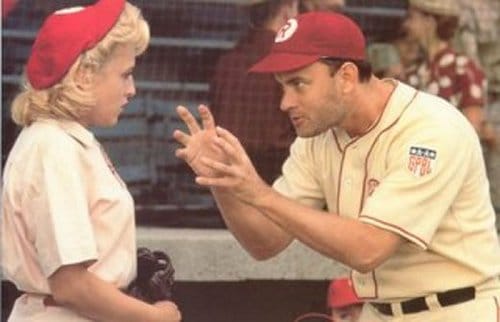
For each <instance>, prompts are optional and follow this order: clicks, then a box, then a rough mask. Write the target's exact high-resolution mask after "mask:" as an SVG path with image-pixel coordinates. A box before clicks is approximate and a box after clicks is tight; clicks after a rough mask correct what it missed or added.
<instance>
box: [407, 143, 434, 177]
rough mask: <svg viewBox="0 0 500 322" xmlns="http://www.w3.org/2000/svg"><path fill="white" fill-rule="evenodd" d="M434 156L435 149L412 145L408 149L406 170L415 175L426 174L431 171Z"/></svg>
mask: <svg viewBox="0 0 500 322" xmlns="http://www.w3.org/2000/svg"><path fill="white" fill-rule="evenodd" d="M436 158H437V152H436V150H433V149H430V148H424V147H419V146H412V147H410V150H409V158H408V170H410V172H411V173H413V175H414V176H417V177H422V176H425V175H428V174H430V173H432V170H433V167H434V163H435V162H436Z"/></svg>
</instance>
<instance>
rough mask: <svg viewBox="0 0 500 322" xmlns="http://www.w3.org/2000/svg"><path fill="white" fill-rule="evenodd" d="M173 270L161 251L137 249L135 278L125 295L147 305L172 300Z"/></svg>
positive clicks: (167, 257) (170, 262)
mask: <svg viewBox="0 0 500 322" xmlns="http://www.w3.org/2000/svg"><path fill="white" fill-rule="evenodd" d="M174 273H175V269H174V267H173V265H172V261H171V260H170V257H169V256H168V255H167V254H166V253H164V252H162V251H151V250H149V249H148V248H145V247H140V248H138V249H137V277H136V279H135V280H134V281H132V283H130V285H129V287H128V288H127V291H126V293H127V294H129V295H131V296H133V297H135V298H137V299H140V300H142V301H144V302H147V303H151V304H152V303H155V302H158V301H165V300H171V299H172V287H173V285H174Z"/></svg>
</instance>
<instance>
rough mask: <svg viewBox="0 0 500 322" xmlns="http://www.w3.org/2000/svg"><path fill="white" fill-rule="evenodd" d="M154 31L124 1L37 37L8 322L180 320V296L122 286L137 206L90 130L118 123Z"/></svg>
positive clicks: (23, 113) (15, 197)
mask: <svg viewBox="0 0 500 322" xmlns="http://www.w3.org/2000/svg"><path fill="white" fill-rule="evenodd" d="M89 26H91V28H89ZM149 38H150V34H149V27H148V24H147V22H146V21H145V20H144V18H143V17H142V15H141V13H140V11H139V9H138V8H136V7H134V6H132V5H130V4H129V3H126V2H125V1H123V0H100V1H98V2H97V3H95V4H94V5H91V6H88V7H74V8H67V9H63V10H59V11H57V12H55V13H53V14H52V15H50V16H49V17H48V18H47V19H46V20H45V22H44V24H43V25H42V27H41V29H40V30H39V32H38V35H37V37H36V40H35V43H34V45H33V48H32V50H31V54H30V57H29V60H28V63H27V82H26V83H25V84H24V88H23V90H22V92H21V93H20V94H19V95H18V96H17V97H16V98H15V100H14V102H13V104H12V118H13V119H14V121H15V122H16V123H17V124H18V125H20V126H22V127H23V129H22V131H21V133H20V134H19V136H18V138H17V140H16V142H15V144H14V147H13V148H12V150H11V152H10V154H9V157H8V159H7V161H6V165H5V170H4V177H3V190H2V216H1V220H2V225H1V238H2V266H3V274H4V277H6V278H8V279H9V280H11V281H12V282H13V283H15V285H16V286H17V288H18V289H19V290H20V291H22V292H24V294H23V295H21V296H20V297H19V298H18V299H17V300H16V302H15V304H14V308H13V310H12V313H11V315H10V318H9V321H12V322H15V321H51V322H52V321H54V322H57V321H61V322H63V321H64V322H68V321H120V322H126V321H130V322H137V321H158V322H160V321H162V322H177V321H180V313H179V311H178V308H177V306H176V305H175V304H174V303H173V302H169V301H162V302H157V303H155V304H154V305H150V304H146V303H145V302H141V301H139V300H137V299H134V298H132V297H130V296H128V295H126V294H125V293H124V292H122V290H121V289H125V288H126V287H127V285H128V284H129V283H130V282H131V281H132V280H133V279H134V277H135V274H136V269H137V264H136V239H135V222H134V220H135V218H134V202H133V200H132V197H131V195H130V193H129V192H128V190H127V187H126V186H125V184H124V182H123V181H122V180H121V178H120V177H119V175H118V174H117V172H116V171H115V169H114V167H113V165H112V163H111V161H110V160H109V159H108V158H107V156H106V154H105V152H104V150H103V149H102V147H101V146H100V144H99V143H98V142H97V141H96V139H95V137H94V135H93V134H92V133H91V132H90V131H89V130H88V127H90V126H100V127H109V126H113V125H115V124H116V123H117V121H118V117H119V115H120V113H121V111H122V109H123V108H124V107H125V105H126V104H127V103H128V101H129V100H130V99H131V98H132V97H133V96H134V95H135V85H134V79H133V76H132V73H133V70H134V67H135V60H136V56H137V55H139V54H141V53H143V52H144V51H145V50H146V47H147V45H148V43H149Z"/></svg>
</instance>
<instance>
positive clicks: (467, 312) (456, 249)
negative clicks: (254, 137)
mask: <svg viewBox="0 0 500 322" xmlns="http://www.w3.org/2000/svg"><path fill="white" fill-rule="evenodd" d="M251 71H252V72H263V73H273V74H274V75H275V78H276V80H277V81H278V82H279V83H280V84H281V86H282V89H283V97H282V100H281V110H282V111H283V112H285V113H287V114H288V116H289V118H290V120H291V121H292V123H293V125H294V127H295V131H296V133H297V135H298V138H297V139H296V140H295V142H294V143H293V144H292V147H291V149H290V156H289V158H288V159H287V160H286V161H285V163H284V165H283V168H282V175H281V177H279V178H278V179H277V180H276V181H275V182H274V184H273V186H272V187H270V186H268V185H266V184H265V183H264V182H263V180H262V179H261V178H260V177H259V175H258V174H257V173H256V171H255V170H254V167H253V166H252V164H251V162H250V161H249V159H248V157H247V155H246V153H245V151H244V149H243V148H242V146H241V144H240V143H239V141H238V139H237V138H236V137H234V136H233V135H232V134H231V133H230V132H228V131H227V130H225V129H223V128H220V127H216V126H215V121H214V119H213V118H212V116H211V114H210V112H209V110H208V108H206V107H205V106H200V108H199V112H200V114H201V118H202V123H203V127H200V126H199V124H198V123H197V122H196V121H195V118H194V117H193V115H191V114H190V113H189V112H188V110H187V109H186V108H185V107H179V108H178V112H179V115H180V116H181V117H182V119H183V120H184V121H185V122H186V124H187V126H188V129H189V132H190V133H184V132H181V131H175V132H174V137H175V138H176V139H177V140H178V141H179V142H180V143H181V144H182V145H183V147H182V148H180V149H179V150H178V151H177V152H176V154H177V156H178V157H180V158H182V159H184V160H185V161H186V162H187V163H188V164H189V165H190V166H191V167H192V169H193V170H194V171H195V173H196V174H197V177H196V181H197V183H198V184H200V185H203V186H208V187H210V188H211V191H212V193H213V195H214V196H215V198H216V201H217V204H218V206H219V208H220V210H221V213H222V216H223V218H224V220H225V222H226V224H227V227H228V228H229V229H230V230H231V232H232V233H233V234H234V235H235V237H236V238H237V240H238V241H239V242H240V243H241V244H242V245H243V247H244V248H245V249H246V250H247V251H248V252H249V253H250V254H251V255H252V256H254V257H255V258H256V259H259V260H263V259H267V258H270V257H273V256H275V255H276V254H278V253H280V252H281V251H282V250H283V249H285V248H286V247H287V246H288V245H290V243H291V242H292V240H294V239H298V240H299V241H301V242H303V243H304V244H306V245H308V246H309V247H311V248H313V249H315V250H316V251H318V252H320V253H322V254H324V255H325V256H328V257H330V258H332V259H335V260H337V261H340V262H342V263H344V264H346V265H348V266H350V267H351V268H352V273H351V281H352V283H353V286H354V290H355V292H356V294H357V296H358V297H360V298H361V299H362V300H363V301H366V302H368V303H369V304H368V305H365V306H364V308H363V312H362V313H361V317H360V321H362V322H377V321H426V322H432V321H439V322H443V321H454V322H460V321H463V322H471V321H481V322H498V321H499V302H500V280H499V273H500V245H499V241H498V236H497V233H496V230H495V214H494V211H493V207H492V205H491V201H490V195H489V192H488V180H487V177H486V173H485V167H484V161H483V157H482V153H481V146H480V143H479V139H478V136H477V134H476V133H475V131H474V128H473V127H472V126H471V124H470V122H468V121H467V119H466V118H465V117H464V116H463V114H462V113H460V111H458V110H457V109H456V108H454V107H453V106H452V105H450V104H449V103H448V102H446V101H445V100H443V99H441V98H438V97H437V96H433V95H430V94H426V93H423V92H419V91H417V90H415V89H414V88H412V87H410V86H408V85H406V84H403V83H400V82H397V81H395V80H393V79H378V78H376V77H375V76H373V74H372V72H371V66H370V65H369V64H368V63H366V54H365V38H364V36H363V34H362V32H361V30H360V29H359V27H358V26H357V25H356V24H355V23H354V22H353V21H351V20H350V19H349V18H347V17H345V16H343V15H340V14H334V13H318V12H316V13H307V14H303V15H300V16H298V17H297V18H296V19H290V20H289V21H288V22H287V24H286V25H285V26H283V27H282V29H281V30H280V31H279V32H278V34H277V36H276V38H275V42H274V44H273V47H272V49H271V52H270V53H269V55H267V56H266V57H264V58H263V59H262V60H260V61H259V62H258V63H257V64H256V65H254V66H253V67H252V68H251Z"/></svg>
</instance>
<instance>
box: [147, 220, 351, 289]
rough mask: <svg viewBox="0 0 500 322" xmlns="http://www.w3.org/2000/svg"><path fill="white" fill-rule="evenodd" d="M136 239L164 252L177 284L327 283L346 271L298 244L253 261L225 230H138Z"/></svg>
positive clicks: (294, 243)
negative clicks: (277, 253)
mask: <svg viewBox="0 0 500 322" xmlns="http://www.w3.org/2000/svg"><path fill="white" fill-rule="evenodd" d="M137 239H138V244H139V246H146V247H149V248H151V249H161V250H164V251H166V252H167V253H168V254H169V255H170V256H171V258H172V262H173V264H174V266H175V269H176V280H179V281H241V280H251V279H253V280H258V279H282V280H329V279H331V278H332V277H335V276H339V275H342V274H346V273H347V272H348V271H347V268H346V267H345V266H343V265H341V264H339V263H337V262H335V261H333V260H330V259H327V258H326V257H324V256H322V255H320V254H319V253H316V252H314V251H312V250H311V249H309V248H307V247H305V246H304V245H303V244H301V243H299V242H293V243H292V245H290V246H289V247H288V248H287V249H286V250H285V251H284V252H283V253H281V254H280V255H278V256H277V257H275V258H272V259H270V260H267V261H261V262H259V261H256V260H255V259H253V258H251V257H250V255H248V254H247V253H246V252H245V250H244V249H243V248H242V247H241V246H240V245H239V244H238V242H237V241H236V239H235V238H234V237H233V236H232V235H231V233H230V232H229V231H227V230H225V229H166V228H156V227H139V228H138V231H137Z"/></svg>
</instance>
